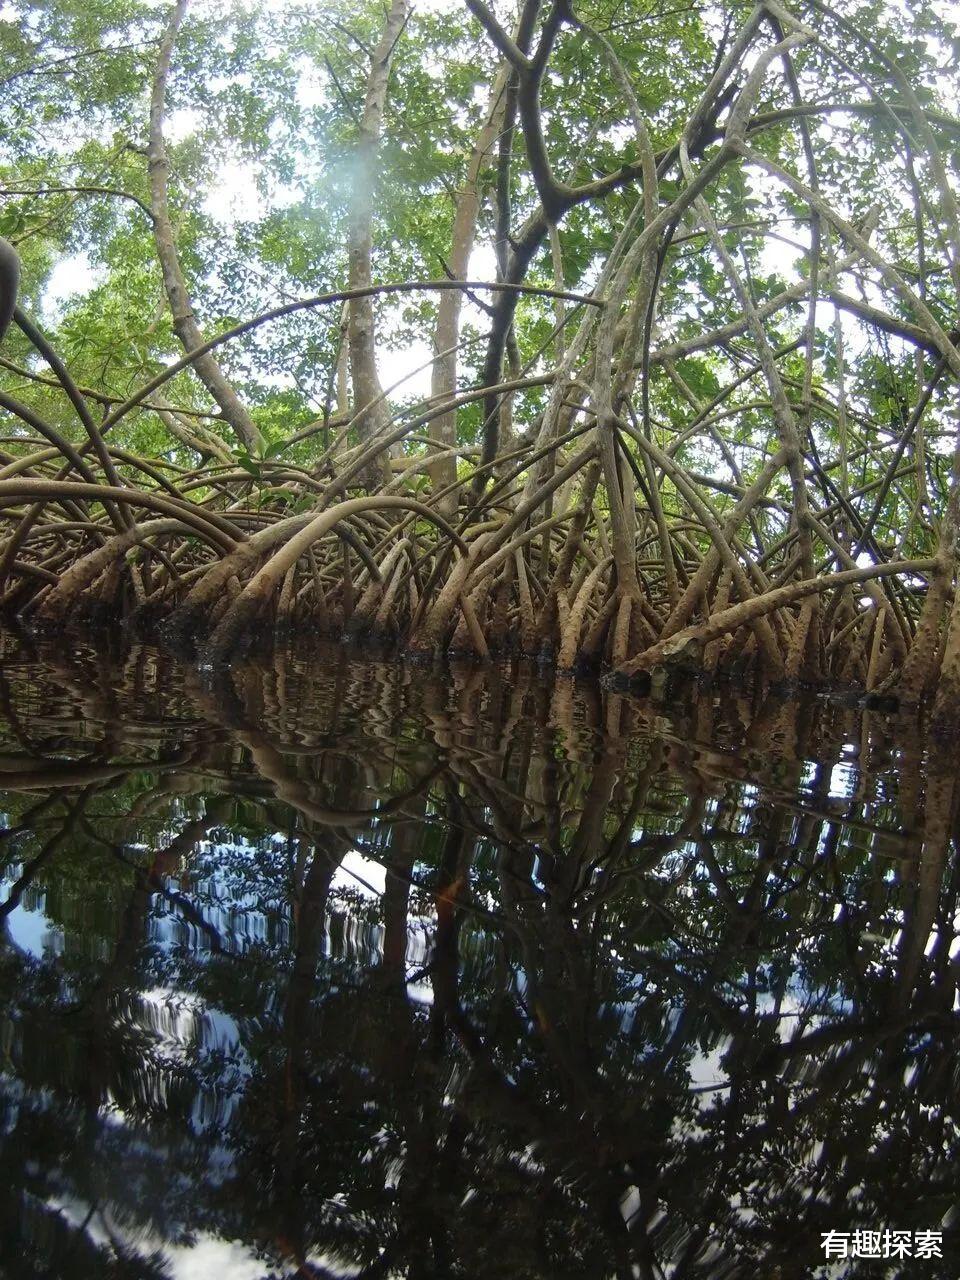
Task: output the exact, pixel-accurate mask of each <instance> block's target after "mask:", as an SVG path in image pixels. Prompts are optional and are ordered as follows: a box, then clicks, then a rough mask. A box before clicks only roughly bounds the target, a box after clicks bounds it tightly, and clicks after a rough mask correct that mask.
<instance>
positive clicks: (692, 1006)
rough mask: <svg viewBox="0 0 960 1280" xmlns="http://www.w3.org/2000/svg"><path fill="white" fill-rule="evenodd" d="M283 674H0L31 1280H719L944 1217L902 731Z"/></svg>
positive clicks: (950, 1133) (519, 687)
mask: <svg viewBox="0 0 960 1280" xmlns="http://www.w3.org/2000/svg"><path fill="white" fill-rule="evenodd" d="M275 662H276V665H275V666H274V667H273V668H271V669H270V670H268V671H265V672H260V671H257V670H256V669H255V668H253V667H250V668H246V669H244V670H242V671H240V672H238V673H237V675H236V676H235V677H234V678H233V679H232V680H230V681H229V682H227V683H223V682H220V683H216V682H214V683H212V684H211V683H209V682H208V683H207V684H201V683H200V682H199V681H198V680H197V679H196V678H191V679H190V680H184V679H183V678H182V677H180V676H178V675H177V674H176V673H175V672H171V671H168V670H166V669H165V660H164V659H162V658H161V657H160V656H159V655H157V654H155V653H152V652H151V651H148V650H134V651H133V652H132V653H131V654H130V655H128V656H127V658H126V660H125V662H124V664H123V666H122V667H120V668H116V667H114V666H111V665H110V664H109V663H107V662H106V660H104V659H101V660H99V661H98V662H90V661H88V660H85V659H82V658H81V659H80V660H78V661H77V662H76V663H73V664H72V665H70V666H65V665H63V664H62V663H61V664H60V665H59V666H53V667H52V668H51V670H50V671H49V673H48V678H47V679H46V680H45V682H44V683H43V685H36V684H35V683H33V682H32V680H31V681H30V683H29V686H28V685H27V684H26V683H25V682H26V681H27V680H28V679H29V675H28V673H29V672H31V670H32V668H30V667H29V666H28V665H27V664H26V663H24V664H22V665H20V664H18V662H17V661H16V660H8V662H7V664H6V667H5V669H4V672H3V685H4V697H5V699H6V705H7V706H8V707H10V708H14V709H15V723H14V724H13V725H12V727H11V730H10V733H9V736H8V739H7V742H6V744H4V747H3V749H5V750H6V751H7V753H8V754H7V755H6V756H4V757H3V760H4V763H3V768H4V782H5V783H6V787H7V795H6V800H5V808H6V812H7V814H8V821H9V825H8V829H7V831H5V832H4V833H2V834H3V840H2V844H0V849H2V856H3V858H4V860H5V865H6V873H5V874H6V881H5V883H6V885H7V887H8V889H9V891H10V894H11V896H10V897H8V899H7V902H8V904H9V903H12V904H13V906H12V907H9V906H8V907H7V908H6V909H5V910H6V915H7V916H8V917H9V916H10V915H11V913H12V912H13V911H14V910H15V909H16V908H17V907H21V906H23V905H24V904H27V905H29V904H30V903H31V902H32V903H34V904H35V905H39V904H40V903H41V900H42V906H43V910H44V912H45V913H46V916H47V918H48V919H50V920H51V921H53V922H54V923H56V924H57V925H58V926H59V928H60V929H61V930H62V933H63V938H64V950H63V954H62V956H60V957H59V958H57V957H54V956H52V955H50V956H44V957H43V958H41V959H37V958H35V957H33V956H31V955H30V954H29V953H27V952H23V951H21V950H20V949H19V948H18V946H17V945H16V942H15V939H14V935H13V934H11V933H10V932H9V931H8V933H7V935H6V938H7V943H6V946H5V948H4V950H3V951H2V952H0V990H2V991H3V992H4V994H5V1001H6V1007H7V1008H8V1010H9V1013H7V1014H3V1015H2V1017H3V1021H2V1023H0V1028H2V1034H0V1045H2V1046H3V1052H4V1061H5V1063H6V1074H5V1075H4V1077H3V1080H2V1091H3V1096H4V1099H5V1103H6V1105H7V1107H8V1108H9V1111H10V1114H11V1115H12V1116H13V1119H12V1121H10V1122H9V1123H8V1126H7V1136H6V1137H5V1138H4V1139H3V1140H2V1141H3V1151H2V1152H0V1155H2V1156H3V1161H4V1163H3V1169H4V1173H3V1178H4V1180H5V1182H6V1184H7V1191H8V1192H9V1196H8V1200H9V1201H10V1202H11V1203H16V1204H17V1205H19V1210H18V1215H17V1216H16V1218H15V1219H14V1218H9V1219H7V1221H6V1223H5V1224H4V1225H5V1226H9V1231H10V1234H9V1236H8V1235H7V1234H6V1233H5V1237H4V1238H5V1239H6V1238H10V1239H14V1240H17V1241H19V1242H20V1246H19V1247H20V1249H21V1252H22V1254H23V1257H24V1258H25V1259H29V1260H30V1262H29V1265H31V1266H32V1265H34V1260H35V1262H36V1266H37V1267H40V1266H43V1265H47V1266H49V1265H51V1260H52V1259H56V1260H60V1259H62V1258H64V1257H66V1256H67V1253H69V1251H70V1249H75V1254H76V1258H77V1260H78V1261H77V1267H78V1270H77V1274H81V1275H82V1274H85V1272H84V1271H83V1267H84V1266H86V1267H87V1269H88V1272H89V1273H90V1274H93V1272H94V1268H95V1265H99V1266H101V1267H103V1266H104V1265H105V1264H104V1259H105V1258H108V1257H109V1256H112V1253H117V1255H118V1256H119V1254H120V1253H124V1251H126V1252H125V1253H124V1256H125V1257H127V1255H129V1257H128V1258H127V1263H125V1265H128V1273H129V1274H131V1275H137V1276H141V1275H142V1276H148V1275H152V1274H154V1272H152V1271H151V1270H150V1267H151V1266H154V1263H153V1262H150V1261H145V1260H144V1259H149V1258H150V1256H151V1253H152V1251H153V1250H154V1249H155V1248H156V1247H157V1246H158V1244H159V1243H160V1242H162V1241H163V1240H176V1239H180V1238H183V1237H184V1236H188V1235H189V1234H190V1233H198V1232H200V1233H210V1234H213V1235H216V1236H219V1237H225V1238H228V1239H240V1240H244V1241H246V1242H248V1244H249V1245H250V1247H252V1248H254V1249H258V1250H262V1251H263V1252H264V1255H265V1256H266V1257H268V1258H270V1259H272V1260H273V1261H272V1264H271V1265H273V1266H274V1268H275V1269H276V1268H279V1269H280V1272H279V1273H280V1274H290V1275H293V1274H301V1275H313V1274H316V1275H325V1274H328V1273H330V1274H333V1273H334V1272H335V1271H336V1268H337V1267H338V1266H341V1265H349V1266H350V1268H351V1269H352V1270H354V1271H358V1272H359V1274H360V1275H362V1276H364V1277H368V1278H370V1280H372V1278H373V1277H384V1278H386V1277H389V1276H399V1275H406V1276H412V1277H416V1276H433V1275H459V1274H462V1275H477V1274H482V1275H484V1276H491V1277H501V1276H502V1277H514V1276H525V1275H529V1276H553V1275H559V1274H570V1275H577V1276H583V1277H588V1278H589V1277H596V1278H597V1280H600V1278H601V1277H607V1276H615V1277H618V1280H619V1277H621V1276H622V1277H626V1276H632V1275H634V1274H637V1273H639V1274H640V1275H642V1276H646V1277H651V1278H652V1277H657V1276H660V1275H661V1274H663V1271H664V1269H665V1268H667V1267H669V1268H671V1274H672V1275H675V1276H691V1277H693V1276H697V1277H701V1276H710V1277H717V1278H718V1280H719V1277H726V1276H734V1275H741V1274H754V1273H756V1274H759V1273H760V1271H759V1269H761V1268H765V1269H766V1271H768V1272H769V1273H770V1274H775V1271H774V1268H776V1267H779V1268H780V1270H779V1273H778V1274H780V1275H782V1276H792V1275H797V1276H800V1275H806V1274H809V1273H810V1271H811V1269H812V1268H815V1267H816V1265H817V1264H818V1262H821V1261H822V1255H821V1254H820V1252H819V1232H820V1230H821V1229H823V1230H827V1229H829V1228H831V1227H834V1228H840V1229H852V1228H853V1227H856V1226H870V1225H872V1224H876V1225H878V1226H882V1225H889V1226H896V1227H902V1228H906V1229H910V1228H915V1229H920V1228H928V1227H935V1226H937V1225H938V1224H939V1222H940V1220H941V1219H942V1218H943V1217H944V1216H945V1214H946V1213H947V1210H948V1208H949V1206H950V1204H951V1203H952V1198H953V1195H954V1192H953V1181H954V1168H955V1164H954V1162H955V1160H956V1158H957V1156H958V1154H960V1151H958V1146H960V1144H958V1140H957V1128H956V1114H955V1102H954V1099H955V1097H956V1096H957V1094H956V1088H955V1080H954V1070H955V1068H954V1065H953V1062H954V1059H953V1054H952V1046H953V1044H954V1042H955V1036H956V1031H957V1016H956V1014H955V1012H954V1005H955V1003H956V991H957V968H956V965H955V964H954V962H953V960H952V959H951V949H952V945H953V942H954V936H955V930H954V920H955V916H956V909H957V892H958V887H960V885H958V872H957V869H956V868H957V862H956V859H955V857H954V854H953V851H952V849H953V843H954V835H955V826H956V821H957V817H956V794H955V786H954V782H953V780H952V778H951V777H950V776H949V773H948V772H947V771H946V770H945V767H937V762H936V759H935V758H934V759H933V760H932V761H931V763H930V765H929V767H928V769H927V773H926V777H925V779H924V775H923V773H922V772H921V768H920V767H921V765H922V764H923V762H924V756H923V751H922V749H921V747H920V746H919V745H917V742H916V740H915V739H911V738H910V737H909V736H906V735H908V733H909V726H907V725H904V724H902V723H897V724H896V725H893V724H891V723H890V722H888V721H886V720H885V719H884V718H883V717H880V716H879V715H878V713H876V712H872V713H869V714H867V715H864V716H860V715H859V714H858V713H855V712H854V711H853V710H851V709H844V708H837V707H828V706H823V707H820V708H818V709H814V710H811V709H809V708H808V709H806V710H803V711H801V712H799V713H797V710H796V708H793V707H791V706H789V705H784V704H778V703H775V702H770V703H768V704H766V705H765V706H753V705H749V704H746V703H744V702H740V701H738V700H736V699H735V698H734V699H729V700H727V701H726V702H722V703H721V704H720V705H718V706H716V707H715V706H713V705H710V704H709V703H707V702H706V700H704V699H701V700H700V701H699V702H698V704H697V705H696V707H695V708H694V709H693V712H692V715H691V716H688V715H687V714H686V713H685V711H684V709H683V706H682V704H678V706H677V707H675V708H674V709H672V710H671V712H670V713H669V714H667V713H666V712H665V710H664V708H663V707H661V706H652V705H646V704H639V703H636V704H635V703H630V702H627V701H625V700H623V699H621V698H620V697H618V696H616V695H603V699H604V700H603V702H600V701H599V697H600V695H598V694H596V693H595V692H594V691H592V690H590V689H579V688H577V687H575V686H570V687H569V688H568V689H567V690H566V691H564V692H563V695H562V697H561V696H559V695H554V696H553V697H551V696H550V695H548V694H545V693H544V692H543V690H542V689H540V688H539V687H538V686H537V685H536V684H529V685H528V684H525V683H524V681H523V680H522V679H513V678H511V679H509V680H507V679H504V678H503V676H502V673H498V672H494V673H492V674H490V675H486V674H483V675H481V674H479V673H477V672H472V671H467V672H461V673H457V674H456V676H455V679H454V680H453V681H452V683H451V682H449V681H447V680H444V682H443V683H441V684H437V683H435V682H433V681H432V680H430V679H424V678H422V674H421V673H417V674H416V675H415V676H414V675H412V674H411V672H410V671H409V670H403V669H397V668H390V667H380V666H375V665H372V664H367V665H351V664H350V663H348V662H344V661H342V660H340V661H338V662H336V663H331V664H329V665H324V664H322V663H321V664H302V663H300V662H299V661H298V660H297V659H296V658H295V657H293V656H291V655H279V656H278V657H277V659H276V660H275ZM78 708H82V709H83V721H82V724H79V726H78V722H77V720H76V718H75V712H76V711H77V709H78ZM611 726H614V727H616V730H617V732H616V733H614V734H611V732H610V730H611ZM894 731H896V732H897V734H898V735H900V737H901V740H902V741H903V744H904V745H903V762H902V763H901V764H900V767H899V768H898V769H893V768H891V765H890V758H889V752H888V744H889V742H890V739H891V734H892V733H893V732H894ZM71 734H72V735H73V736H71ZM848 743H855V744H856V748H857V753H858V757H857V758H858V761H859V769H858V771H857V772H856V773H851V772H850V771H849V767H848V763H847V762H848V758H849V752H848V751H847V750H846V747H845V744H848ZM885 753H886V755H885ZM910 760H912V761H913V764H912V765H909V761H910ZM944 764H945V762H944ZM844 770H847V773H846V774H845V773H844ZM838 776H839V777H841V779H842V784H841V785H840V786H839V787H838V786H837V784H836V782H835V779H836V777H838ZM898 791H899V793H900V795H899V796H898ZM358 855H359V856H362V857H363V858H365V859H367V860H368V861H367V863H366V864H363V865H365V866H367V867H375V866H376V865H377V864H379V866H380V867H381V868H382V871H381V872H380V875H381V877H382V882H383V887H382V892H381V891H379V890H377V892H376V893H374V894H372V895H371V893H370V891H369V890H364V889H363V888H362V886H359V882H358V881H355V880H354V879H352V878H351V877H352V876H353V874H354V873H355V872H356V868H357V866H358V865H359V864H358V863H357V861H356V859H357V857H358ZM364 874H365V875H366V877H367V879H370V878H371V877H373V879H376V876H374V874H373V871H370V872H368V873H364ZM364 874H361V876H360V879H361V880H362V879H363V878H364ZM375 887H376V886H375ZM0 910H4V908H0ZM225 1028H226V1030H225ZM8 1150H9V1152H17V1153H27V1152H30V1153H31V1156H30V1158H29V1160H28V1159H27V1157H26V1156H25V1155H24V1154H19V1155H17V1156H16V1157H15V1158H14V1157H13V1156H11V1157H10V1158H8ZM77 1205H80V1206H82V1207H83V1208H82V1212H81V1213H80V1216H79V1218H78V1217H77V1215H76V1212H75V1208H76V1206H77ZM891 1205H895V1210H891V1208H890V1206H891ZM64 1206H68V1207H69V1208H70V1212H69V1213H68V1212H67V1209H66V1208H65V1207H64ZM894 1212H895V1214H896V1220H893V1218H892V1217H891V1214H892V1213H894ZM87 1213H91V1214H92V1215H93V1216H92V1218H91V1224H92V1225H91V1226H89V1228H88V1230H87V1231H83V1230H81V1229H80V1227H79V1226H78V1223H79V1222H80V1221H82V1218H83V1216H84V1215H85V1214H87ZM38 1214H39V1215H40V1217H38ZM41 1217H43V1218H44V1220H45V1221H46V1225H45V1226H43V1227H42V1228H41V1227H40V1226H37V1223H38V1222H40V1218H41ZM24 1223H26V1224H27V1226H26V1227H24V1226H23V1224H24ZM30 1224H33V1225H30ZM98 1224H99V1225H98ZM94 1226H96V1227H97V1230H96V1231H94V1230H93V1227H94ZM108 1228H109V1230H108ZM104 1232H106V1233H107V1234H106V1235H104ZM110 1232H112V1233H113V1236H112V1239H113V1243H112V1244H111V1242H110V1239H111V1237H110V1234H109V1233H110ZM71 1242H73V1243H71ZM948 1250H949V1241H948V1243H947V1246H946V1248H945V1252H947V1251H948ZM65 1251H66V1252H65ZM131 1251H134V1252H131ZM71 1256H72V1255H71ZM84 1258H89V1261H86V1262H85V1261H83V1259H84ZM24 1265H25V1266H26V1265H28V1264H27V1263H25V1264H24ZM58 1265H60V1263H59V1261H58ZM157 1265H159V1264H157ZM870 1265H871V1264H869V1263H864V1264H863V1265H862V1267H861V1271H862V1274H863V1275H870V1274H872V1272H871V1271H870ZM138 1268H139V1269H138ZM24 1274H31V1272H30V1271H29V1270H27V1271H25V1272H24ZM157 1274H159V1272H157ZM878 1274H879V1272H878Z"/></svg>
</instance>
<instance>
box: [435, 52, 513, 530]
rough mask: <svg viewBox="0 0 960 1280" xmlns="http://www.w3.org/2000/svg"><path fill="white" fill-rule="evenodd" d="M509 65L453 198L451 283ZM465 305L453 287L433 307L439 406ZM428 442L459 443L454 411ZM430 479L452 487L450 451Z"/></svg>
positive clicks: (470, 230) (450, 392)
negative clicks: (454, 204)
mask: <svg viewBox="0 0 960 1280" xmlns="http://www.w3.org/2000/svg"><path fill="white" fill-rule="evenodd" d="M507 74H508V73H507V67H506V65H505V64H504V65H503V66H501V68H500V70H499V71H498V72H497V76H496V79H495V80H494V82H493V87H492V88H491V90H490V98H489V101H488V103H487V112H486V117H485V119H484V123H483V127H482V129H481V130H480V134H479V136H478V138H477V141H476V143H475V144H474V148H473V151H472V152H471V154H470V160H469V162H468V164H467V172H466V177H465V179H464V183H463V187H462V188H461V190H460V192H459V193H458V195H457V201H456V209H455V212H454V216H453V233H452V236H451V245H450V259H449V261H448V262H447V264H446V265H447V267H448V268H449V271H450V274H451V276H452V277H453V279H455V280H465V279H466V276H467V270H468V267H469V264H470V255H471V253H472V252H473V245H474V241H475V239H476V233H477V218H478V215H479V213H480V203H481V197H482V190H483V183H482V181H481V174H482V172H483V169H484V167H485V165H486V164H487V163H488V160H489V157H490V153H491V148H492V147H493V144H494V142H495V141H496V137H497V134H498V132H499V130H500V126H501V122H502V120H503V111H504V104H505V100H506V87H507ZM462 305H463V294H462V293H461V292H460V290H459V289H451V290H449V291H448V292H446V293H441V294H440V302H439V305H438V308H437V325H436V329H435V330H434V338H433V345H434V350H435V352H436V358H435V359H434V363H433V377H432V384H431V388H430V390H431V393H432V395H433V399H434V400H435V401H436V402H438V403H442V402H443V401H444V400H451V399H452V398H453V397H454V395H455V394H456V390H457V351H456V348H457V342H458V340H459V337H460V309H461V307H462ZM430 439H431V440H434V441H436V443H437V445H439V446H440V448H443V449H453V448H455V447H456V443H457V415H456V411H455V410H451V411H450V412H449V413H445V414H443V415H442V416H441V417H439V418H434V420H433V421H432V422H431V424H430ZM429 473H430V481H431V484H432V485H433V491H434V493H437V492H438V491H439V490H441V489H445V488H446V487H447V486H448V485H452V484H453V483H454V482H455V480H456V478H457V459H456V456H455V455H454V454H453V453H447V454H446V455H445V456H444V457H441V458H438V459H437V460H436V461H435V462H432V463H431V464H430V467H429ZM438 510H439V511H440V514H441V515H444V516H447V517H448V518H449V517H450V516H452V515H454V514H455V513H456V510H457V495H456V493H455V492H453V493H450V494H449V495H448V496H447V497H446V498H444V500H443V502H442V503H440V504H439V505H438Z"/></svg>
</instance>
